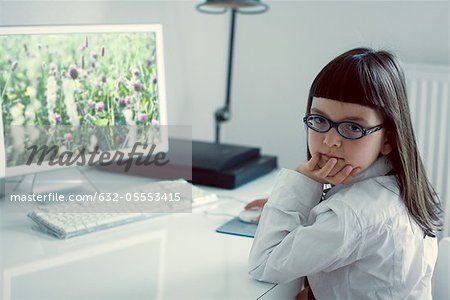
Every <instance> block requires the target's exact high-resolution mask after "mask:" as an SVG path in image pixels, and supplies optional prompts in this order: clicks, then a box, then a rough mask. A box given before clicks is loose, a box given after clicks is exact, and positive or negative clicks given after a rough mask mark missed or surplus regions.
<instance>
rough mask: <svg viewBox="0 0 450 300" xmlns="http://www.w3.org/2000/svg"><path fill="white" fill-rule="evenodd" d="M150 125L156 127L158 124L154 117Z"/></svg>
mask: <svg viewBox="0 0 450 300" xmlns="http://www.w3.org/2000/svg"><path fill="white" fill-rule="evenodd" d="M152 126H153V127H158V126H159V121H158V120H156V119H152Z"/></svg>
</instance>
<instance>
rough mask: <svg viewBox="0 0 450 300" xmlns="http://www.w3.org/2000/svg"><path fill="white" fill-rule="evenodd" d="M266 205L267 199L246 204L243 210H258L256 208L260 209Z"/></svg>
mask: <svg viewBox="0 0 450 300" xmlns="http://www.w3.org/2000/svg"><path fill="white" fill-rule="evenodd" d="M266 203H267V198H264V199H257V200H253V201H252V202H250V203H248V204H247V205H246V206H245V207H244V209H246V210H250V209H258V208H262V207H263V206H264V205H265V204H266Z"/></svg>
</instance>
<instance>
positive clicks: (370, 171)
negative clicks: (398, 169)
mask: <svg viewBox="0 0 450 300" xmlns="http://www.w3.org/2000/svg"><path fill="white" fill-rule="evenodd" d="M391 170H392V165H391V163H390V162H389V160H388V159H387V158H386V156H381V157H379V158H378V159H377V160H375V161H374V162H373V163H372V165H370V166H369V167H368V168H367V169H365V170H364V171H362V172H361V173H359V174H358V175H357V176H356V177H355V178H354V179H353V180H352V182H351V183H350V184H348V185H345V184H338V185H336V186H334V187H332V188H331V190H330V192H329V193H328V194H327V196H326V198H328V197H329V196H331V195H332V194H335V193H337V192H338V191H340V190H341V189H343V188H345V187H348V186H350V185H352V184H355V183H357V182H360V181H363V180H366V179H369V178H373V177H378V176H384V175H386V174H387V173H389V171H391Z"/></svg>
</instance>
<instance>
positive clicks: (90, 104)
mask: <svg viewBox="0 0 450 300" xmlns="http://www.w3.org/2000/svg"><path fill="white" fill-rule="evenodd" d="M86 104H87V106H88V107H94V106H95V102H94V101H92V100H91V99H89V100H88V101H87V102H86Z"/></svg>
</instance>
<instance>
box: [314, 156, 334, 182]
mask: <svg viewBox="0 0 450 300" xmlns="http://www.w3.org/2000/svg"><path fill="white" fill-rule="evenodd" d="M337 162H338V160H337V159H336V158H330V159H329V160H328V161H327V163H326V164H325V166H323V168H322V169H320V170H318V171H317V172H316V176H318V177H319V178H326V177H328V174H330V172H331V171H332V170H333V168H334V166H335V165H336V164H337Z"/></svg>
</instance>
